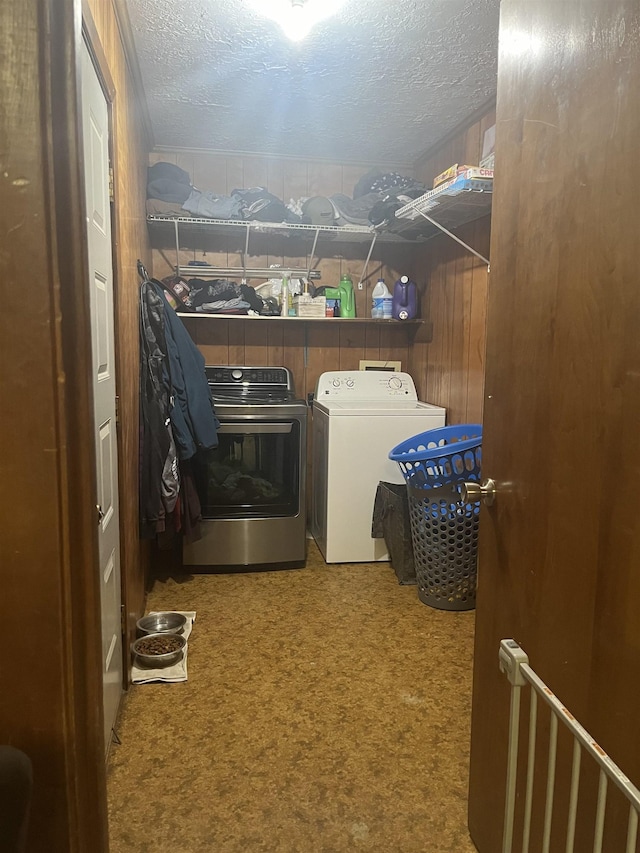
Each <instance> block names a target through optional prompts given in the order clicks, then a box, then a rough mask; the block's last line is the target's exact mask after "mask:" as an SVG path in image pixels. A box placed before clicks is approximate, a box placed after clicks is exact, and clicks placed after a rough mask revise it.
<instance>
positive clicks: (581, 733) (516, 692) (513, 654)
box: [499, 640, 640, 853]
mask: <svg viewBox="0 0 640 853" xmlns="http://www.w3.org/2000/svg"><path fill="white" fill-rule="evenodd" d="M499 661H500V670H501V671H502V672H503V673H505V675H506V676H507V678H508V679H509V681H510V683H511V712H510V719H509V757H508V763H507V794H506V800H505V811H504V832H503V840H502V853H512V850H513V846H512V845H513V824H514V813H515V802H516V774H517V768H518V739H519V738H518V735H519V728H520V694H521V690H522V687H524V686H525V684H527V683H529V684H530V685H531V688H532V689H531V707H530V712H529V713H530V716H529V744H528V756H527V781H526V791H525V802H524V821H523V832H522V848H521V850H522V853H528V851H529V838H530V831H531V808H532V803H533V776H534V766H535V749H536V722H537V712H538V697H541V698H542V699H543V700H544V701H545V702H546V703H547V705H548V706H549V708H550V709H551V725H550V733H549V758H548V765H547V788H546V795H545V808H544V826H543V835H542V853H548V851H549V845H550V842H551V820H552V817H553V805H554V789H555V771H556V749H557V736H558V720H561V721H562V722H563V723H564V725H565V726H566V727H567V728H568V729H569V731H570V733H571V734H572V735H573V762H572V766H571V788H570V791H569V815H568V821H567V834H566V847H565V850H566V853H573V851H574V838H575V829H576V813H577V808H578V788H579V784H580V762H581V758H582V751H583V749H584V751H585V753H586V755H587V756H588V757H589V758H591V759H593V760H594V761H595V762H597V764H598V765H599V767H600V778H599V784H598V802H597V807H596V819H595V829H594V836H593V848H592V849H593V853H601V851H602V840H603V835H604V817H605V809H606V803H607V789H608V782H609V780H611V782H613V783H614V784H615V785H616V786H617V787H618V788H619V789H620V790H621V791H622V793H623V794H624V796H625V797H626V798H627V800H628V801H629V822H628V828H627V845H626V848H625V853H635V850H636V837H637V834H638V814H639V813H640V790H638V788H636V786H635V785H634V784H633V783H632V782H631V780H630V779H628V778H627V776H625V774H624V773H623V772H622V771H621V770H620V768H619V767H618V766H617V765H616V764H615V763H614V762H613V761H612V760H611V759H610V758H609V756H608V755H607V754H606V752H605V751H604V750H603V749H602V747H600V746H598V744H597V743H596V742H595V741H594V739H593V738H592V737H591V735H590V734H589V732H588V731H587V730H586V729H585V728H583V726H581V725H580V723H578V722H577V720H576V719H575V718H574V717H573V715H572V714H571V712H570V711H568V710H567V708H565V707H564V705H563V704H562V702H560V700H559V699H558V698H557V696H555V695H554V694H553V693H552V692H551V690H549V688H548V687H547V685H546V684H545V683H544V682H543V681H542V680H541V679H540V678H538V676H537V675H536V674H535V672H534V671H533V670H532V669H531V667H530V666H529V658H528V657H527V655H526V653H525V652H524V651H523V650H522V649H521V648H520V646H519V645H518V644H517V643H516V642H515V640H502V642H501V643H500V653H499Z"/></svg>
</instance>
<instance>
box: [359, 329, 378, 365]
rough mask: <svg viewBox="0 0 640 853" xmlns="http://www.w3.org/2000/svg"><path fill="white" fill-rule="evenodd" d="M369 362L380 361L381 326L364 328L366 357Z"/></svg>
mask: <svg viewBox="0 0 640 853" xmlns="http://www.w3.org/2000/svg"><path fill="white" fill-rule="evenodd" d="M363 358H365V359H366V360H367V361H380V326H374V325H367V326H365V327H364V356H363Z"/></svg>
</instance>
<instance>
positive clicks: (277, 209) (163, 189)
mask: <svg viewBox="0 0 640 853" xmlns="http://www.w3.org/2000/svg"><path fill="white" fill-rule="evenodd" d="M426 191H427V188H426V187H425V185H424V184H423V183H421V182H420V181H416V180H415V179H414V178H411V177H408V176H406V175H401V174H399V173H398V172H382V171H380V170H376V169H372V170H371V171H369V172H367V174H366V175H363V177H362V178H360V180H359V181H358V182H357V184H356V185H355V187H354V189H353V196H352V197H349V196H348V195H345V194H344V193H334V194H333V195H331V196H319V195H317V196H311V197H302V198H299V199H290V200H289V203H288V204H285V203H284V201H282V200H281V199H279V198H278V197H277V196H275V195H273V194H272V193H270V192H269V191H268V190H267V189H266V188H265V187H250V188H248V189H234V190H233V191H232V193H231V195H229V196H227V195H220V194H218V193H216V192H212V191H210V190H199V189H196V187H194V186H192V184H191V179H190V177H189V174H188V173H187V172H185V170H184V169H181V168H180V167H179V166H176V165H175V164H173V163H165V162H159V163H155V164H154V165H153V166H150V167H149V170H148V177H147V213H148V214H150V215H152V216H194V217H199V218H210V219H226V220H240V221H246V220H254V221H257V222H275V223H283V224H285V225H286V224H290V223H302V224H307V225H325V226H326V225H339V226H345V225H346V226H349V225H358V226H365V227H372V226H373V227H375V228H376V229H377V230H384V231H394V230H396V227H397V222H396V220H395V213H396V211H397V210H398V209H399V208H400V207H403V206H404V205H405V204H407V203H408V202H409V201H411V200H412V199H415V198H418V197H419V196H421V195H423V194H424V193H425V192H426Z"/></svg>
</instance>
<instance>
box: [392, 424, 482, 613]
mask: <svg viewBox="0 0 640 853" xmlns="http://www.w3.org/2000/svg"><path fill="white" fill-rule="evenodd" d="M481 456H482V426H481V425H480V424H460V425H456V426H450V427H442V428H441V429H432V430H428V431H427V432H423V433H420V434H419V435H415V436H413V437H412V438H409V439H407V440H406V441H403V442H402V443H401V444H399V445H397V447H394V448H393V450H392V451H391V452H390V453H389V458H390V459H392V460H393V461H394V462H397V463H398V464H399V465H400V468H401V469H402V473H403V474H404V478H405V481H406V484H407V489H408V495H409V517H410V521H411V539H412V544H413V556H414V562H415V569H416V579H417V582H418V595H419V597H420V600H421V601H422V602H424V603H425V604H429V605H430V606H431V607H437V608H438V609H440V610H472V609H473V608H474V607H475V603H476V578H477V559H478V516H479V512H480V505H479V504H477V503H473V504H472V503H465V502H464V501H462V500H461V498H460V492H459V484H460V483H462V482H464V481H465V480H477V481H479V480H480V463H481Z"/></svg>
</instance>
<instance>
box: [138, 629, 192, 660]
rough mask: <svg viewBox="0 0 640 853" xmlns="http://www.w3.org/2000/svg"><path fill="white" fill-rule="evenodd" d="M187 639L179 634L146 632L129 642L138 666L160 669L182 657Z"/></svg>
mask: <svg viewBox="0 0 640 853" xmlns="http://www.w3.org/2000/svg"><path fill="white" fill-rule="evenodd" d="M186 645H187V641H186V640H185V638H184V637H183V636H182V635H181V634H170V633H168V632H164V633H162V634H147V635H146V636H145V637H139V638H138V639H137V640H135V641H134V642H133V643H131V651H132V652H133V656H134V659H135V663H136V664H137V665H138V666H143V667H147V668H152V669H162V668H164V667H166V666H173V664H174V663H177V662H178V661H179V660H181V659H182V656H183V654H184V649H185V646H186Z"/></svg>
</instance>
